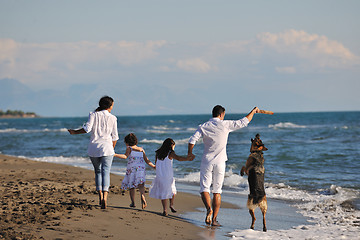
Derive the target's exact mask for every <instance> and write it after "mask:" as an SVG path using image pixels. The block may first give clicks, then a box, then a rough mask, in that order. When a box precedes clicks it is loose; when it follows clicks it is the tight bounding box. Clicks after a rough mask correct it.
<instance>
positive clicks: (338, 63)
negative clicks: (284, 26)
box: [257, 29, 359, 68]
mask: <svg viewBox="0 0 360 240" xmlns="http://www.w3.org/2000/svg"><path fill="white" fill-rule="evenodd" d="M257 39H258V41H259V43H260V44H261V45H262V46H263V48H269V49H273V50H275V51H277V52H278V53H282V54H291V55H294V56H296V57H298V58H301V59H305V60H307V61H308V62H310V63H311V64H314V63H315V64H316V66H321V67H333V68H341V67H346V66H349V65H353V64H359V57H357V56H356V55H354V54H353V53H351V51H350V50H349V49H347V48H346V47H344V45H343V44H341V43H339V42H337V41H334V40H330V39H328V38H327V37H326V36H320V35H317V34H309V33H307V32H305V31H301V30H300V31H297V30H293V29H291V30H287V31H285V32H282V33H269V32H265V33H261V34H258V35H257Z"/></svg>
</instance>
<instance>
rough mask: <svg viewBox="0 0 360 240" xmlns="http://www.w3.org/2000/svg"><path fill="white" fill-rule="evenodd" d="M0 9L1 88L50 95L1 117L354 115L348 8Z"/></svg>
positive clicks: (356, 71) (7, 5)
mask: <svg viewBox="0 0 360 240" xmlns="http://www.w3.org/2000/svg"><path fill="white" fill-rule="evenodd" d="M0 6H1V7H0V80H1V79H13V80H16V81H19V82H20V83H21V84H23V85H25V86H27V87H28V88H29V89H30V90H31V93H32V94H33V95H37V96H43V95H44V93H47V94H46V98H41V97H39V100H38V101H29V100H27V99H24V98H21V99H20V98H19V97H14V99H13V100H12V101H7V102H8V103H7V105H6V104H5V103H4V104H3V105H0V107H1V108H3V109H6V108H10V107H11V108H18V109H20V110H27V111H33V110H35V111H37V113H39V114H41V115H43V116H85V115H87V113H88V112H89V111H91V110H93V109H94V108H96V106H97V103H98V100H99V99H100V97H102V96H104V95H109V96H111V97H113V98H114V100H115V105H114V110H113V113H114V114H116V115H160V114H204V113H209V114H210V113H211V109H212V107H213V106H214V105H217V104H221V105H223V106H224V107H225V108H226V111H227V112H228V113H247V112H249V111H250V110H251V109H252V108H253V107H254V106H258V107H259V108H261V109H266V110H272V111H274V112H313V111H359V110H360V107H359V106H360V97H359V93H358V92H359V90H360V83H359V82H360V81H359V80H360V16H359V14H358V9H360V1H357V0H348V1H341V0H338V1H334V0H317V1H309V0H303V1H285V0H281V1H279V0H273V1H268V0H264V1H241V0H236V1H235V0H229V1H212V0H208V1H203V0H195V1H194V0H192V1H188V0H182V1H172V0H167V1H165V0H164V1H160V0H154V1H148V0H139V1H93V0H86V1H85V0H84V1H83V0H77V1H68V0H63V1H52V0H47V1H45V0H44V1H38V0H32V1H27V0H17V1H10V0H7V1H6V0H0ZM4 86H5V85H4ZM0 88H1V86H0ZM4 91H5V90H4ZM6 91H8V90H6ZM8 92H9V91H8ZM14 94H15V93H14ZM8 99H9V97H8ZM44 99H46V104H47V106H46V107H44V106H42V107H41V106H40V105H42V104H43V102H44ZM0 101H2V102H6V101H4V99H1V96H0ZM21 108H24V109H21Z"/></svg>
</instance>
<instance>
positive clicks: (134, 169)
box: [121, 149, 145, 190]
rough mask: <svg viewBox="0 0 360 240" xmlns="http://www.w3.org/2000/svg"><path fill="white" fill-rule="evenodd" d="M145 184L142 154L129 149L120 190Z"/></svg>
mask: <svg viewBox="0 0 360 240" xmlns="http://www.w3.org/2000/svg"><path fill="white" fill-rule="evenodd" d="M143 183H145V160H144V154H143V152H138V151H134V150H132V149H131V152H130V155H129V156H128V163H127V168H126V175H125V177H124V179H123V181H122V184H121V188H122V189H125V190H126V189H130V188H137V187H138V185H140V184H143Z"/></svg>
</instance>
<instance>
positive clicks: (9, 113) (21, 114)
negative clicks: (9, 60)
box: [0, 109, 37, 117]
mask: <svg viewBox="0 0 360 240" xmlns="http://www.w3.org/2000/svg"><path fill="white" fill-rule="evenodd" d="M3 116H12V117H37V114H36V113H34V112H23V111H21V110H7V111H6V112H4V111H3V110H1V109H0V117H3Z"/></svg>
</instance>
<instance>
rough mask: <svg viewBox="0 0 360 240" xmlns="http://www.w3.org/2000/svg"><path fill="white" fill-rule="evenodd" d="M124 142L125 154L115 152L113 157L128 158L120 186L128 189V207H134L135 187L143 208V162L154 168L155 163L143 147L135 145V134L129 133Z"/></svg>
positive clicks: (144, 205)
mask: <svg viewBox="0 0 360 240" xmlns="http://www.w3.org/2000/svg"><path fill="white" fill-rule="evenodd" d="M124 142H125V144H126V152H125V154H115V157H118V158H122V159H128V163H127V169H126V175H125V177H124V179H123V181H122V184H121V188H122V189H124V190H127V189H130V200H131V204H130V207H135V189H136V188H138V189H139V192H140V199H141V207H142V209H145V208H146V206H147V204H146V200H145V162H146V163H147V164H148V165H149V166H150V167H153V168H155V165H154V164H153V163H152V162H150V160H149V159H148V158H147V157H146V154H145V151H144V149H143V148H141V147H138V146H136V145H137V142H138V140H137V138H136V136H135V134H133V133H130V134H128V135H127V136H126V137H125V138H124Z"/></svg>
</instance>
